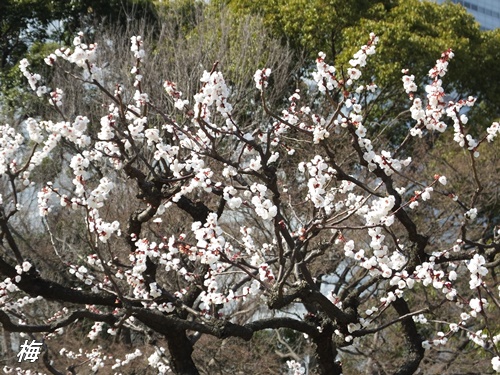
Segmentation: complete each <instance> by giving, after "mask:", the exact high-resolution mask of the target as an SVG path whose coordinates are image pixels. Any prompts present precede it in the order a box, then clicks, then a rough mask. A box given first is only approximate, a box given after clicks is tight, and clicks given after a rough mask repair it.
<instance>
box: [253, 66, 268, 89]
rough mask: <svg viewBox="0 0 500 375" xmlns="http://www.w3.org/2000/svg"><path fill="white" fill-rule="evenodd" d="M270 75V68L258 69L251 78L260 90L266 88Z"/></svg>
mask: <svg viewBox="0 0 500 375" xmlns="http://www.w3.org/2000/svg"><path fill="white" fill-rule="evenodd" d="M270 75H271V69H269V68H265V69H258V70H257V71H256V72H255V74H254V76H253V80H254V81H255V87H256V88H257V89H258V90H260V91H262V90H263V88H266V87H267V85H268V82H267V81H268V79H269V76H270Z"/></svg>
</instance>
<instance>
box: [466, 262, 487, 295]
mask: <svg viewBox="0 0 500 375" xmlns="http://www.w3.org/2000/svg"><path fill="white" fill-rule="evenodd" d="M485 264H486V260H485V259H484V257H483V256H482V255H479V254H474V257H473V258H472V259H471V260H470V261H469V263H468V264H467V268H468V269H469V272H470V281H469V286H470V288H471V289H476V288H478V287H479V286H481V284H482V283H483V280H482V276H486V275H487V274H488V269H487V268H486V267H484V265H485Z"/></svg>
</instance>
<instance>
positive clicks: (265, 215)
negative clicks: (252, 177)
mask: <svg viewBox="0 0 500 375" xmlns="http://www.w3.org/2000/svg"><path fill="white" fill-rule="evenodd" d="M250 190H251V192H252V193H253V196H252V204H253V205H254V207H255V213H256V214H257V215H259V216H260V217H261V218H262V219H264V220H272V219H273V218H274V217H275V216H276V215H277V214H278V208H277V207H276V206H275V205H274V204H273V202H272V201H271V200H270V199H267V198H265V195H266V192H267V187H266V186H265V185H262V184H257V183H255V184H253V185H252V186H251V187H250Z"/></svg>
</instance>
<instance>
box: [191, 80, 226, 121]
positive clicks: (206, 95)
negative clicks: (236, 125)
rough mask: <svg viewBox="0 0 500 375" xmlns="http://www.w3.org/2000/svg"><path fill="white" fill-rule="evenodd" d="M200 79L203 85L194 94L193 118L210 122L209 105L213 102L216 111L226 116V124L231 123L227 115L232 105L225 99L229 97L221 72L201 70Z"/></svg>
mask: <svg viewBox="0 0 500 375" xmlns="http://www.w3.org/2000/svg"><path fill="white" fill-rule="evenodd" d="M200 81H201V82H202V83H203V87H202V88H201V90H200V92H199V93H198V94H196V95H195V96H194V102H195V104H194V120H195V121H197V119H198V118H200V119H203V120H204V121H205V122H207V123H210V116H211V113H210V107H211V106H212V105H214V104H215V107H216V110H217V112H219V113H220V114H221V115H222V116H223V117H224V118H226V119H227V120H226V123H227V125H230V124H231V121H230V119H229V116H230V115H231V111H232V110H233V106H232V105H231V104H230V103H229V102H228V101H227V98H228V97H229V88H228V87H227V85H226V82H225V81H224V77H223V75H222V73H221V72H219V71H215V72H212V73H210V72H207V71H204V72H203V76H202V77H201V79H200Z"/></svg>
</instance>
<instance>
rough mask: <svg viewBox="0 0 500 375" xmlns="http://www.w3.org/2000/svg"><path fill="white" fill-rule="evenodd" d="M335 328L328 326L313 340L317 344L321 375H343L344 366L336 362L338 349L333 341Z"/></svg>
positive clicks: (317, 357)
mask: <svg viewBox="0 0 500 375" xmlns="http://www.w3.org/2000/svg"><path fill="white" fill-rule="evenodd" d="M332 335H333V328H332V327H331V326H330V325H328V326H327V327H324V328H323V332H321V334H320V335H319V336H317V337H315V338H313V341H314V343H315V344H316V359H317V361H318V367H319V374H321V375H342V366H341V365H340V363H337V362H335V358H336V357H337V348H336V346H335V344H334V342H333V340H332Z"/></svg>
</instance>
